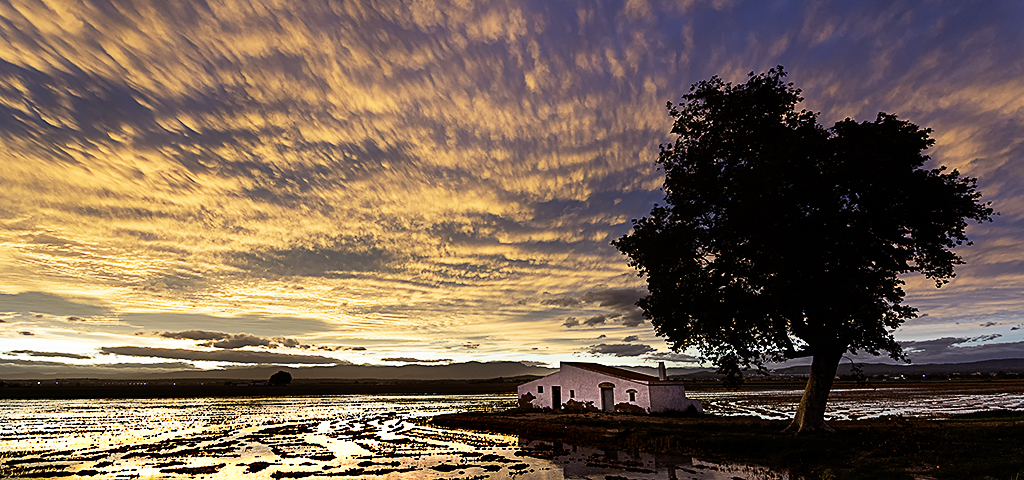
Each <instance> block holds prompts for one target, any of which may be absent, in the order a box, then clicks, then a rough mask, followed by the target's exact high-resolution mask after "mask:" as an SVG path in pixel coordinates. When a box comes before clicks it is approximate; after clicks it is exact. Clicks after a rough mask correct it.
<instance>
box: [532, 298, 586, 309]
mask: <svg viewBox="0 0 1024 480" xmlns="http://www.w3.org/2000/svg"><path fill="white" fill-rule="evenodd" d="M540 303H541V305H557V306H559V307H575V306H577V305H579V304H580V303H581V302H580V300H579V299H577V298H573V297H569V296H565V297H557V298H546V299H544V300H541V302H540Z"/></svg>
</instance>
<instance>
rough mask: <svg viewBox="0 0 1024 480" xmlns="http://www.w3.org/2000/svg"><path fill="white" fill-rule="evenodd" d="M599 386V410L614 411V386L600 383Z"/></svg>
mask: <svg viewBox="0 0 1024 480" xmlns="http://www.w3.org/2000/svg"><path fill="white" fill-rule="evenodd" d="M600 387H601V410H602V411H605V412H614V411H615V386H614V385H611V384H604V383H602V384H601V385H600Z"/></svg>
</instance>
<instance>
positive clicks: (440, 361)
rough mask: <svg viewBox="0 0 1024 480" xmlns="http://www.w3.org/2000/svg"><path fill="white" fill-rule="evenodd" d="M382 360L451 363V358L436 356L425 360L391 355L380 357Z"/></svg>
mask: <svg viewBox="0 0 1024 480" xmlns="http://www.w3.org/2000/svg"><path fill="white" fill-rule="evenodd" d="M380 360H381V361H382V362H399V363H451V362H452V359H450V358H435V359H430V360H423V359H419V358H413V357H390V358H382V359H380Z"/></svg>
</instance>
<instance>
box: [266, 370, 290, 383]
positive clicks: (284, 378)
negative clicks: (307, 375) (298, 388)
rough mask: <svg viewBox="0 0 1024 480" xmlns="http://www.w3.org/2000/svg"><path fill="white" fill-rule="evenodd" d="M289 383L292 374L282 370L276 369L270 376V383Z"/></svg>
mask: <svg viewBox="0 0 1024 480" xmlns="http://www.w3.org/2000/svg"><path fill="white" fill-rule="evenodd" d="M289 383H292V374H290V373H288V372H286V371H284V370H278V372H277V373H275V374H273V375H271V376H270V384H272V385H288V384H289Z"/></svg>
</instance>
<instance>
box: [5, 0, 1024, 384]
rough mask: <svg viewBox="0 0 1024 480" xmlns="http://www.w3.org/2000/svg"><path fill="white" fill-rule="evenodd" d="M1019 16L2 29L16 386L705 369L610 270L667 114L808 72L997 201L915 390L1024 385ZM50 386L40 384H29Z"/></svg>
mask: <svg viewBox="0 0 1024 480" xmlns="http://www.w3.org/2000/svg"><path fill="white" fill-rule="evenodd" d="M1022 24H1024V3H1021V2H1016V1H986V2H969V1H948V2H943V1H927V2H926V1H919V2H914V1H909V2H888V1H879V2H872V1H866V2H838V1H837V2H827V1H826V2H802V1H801V2H798V1H792V2H788V1H724V0H723V1H655V0H627V1H625V2H622V1H612V2H605V1H589V0H587V1H578V2H574V1H549V0H543V1H520V2H516V1H484V0H480V1H477V0H473V1H469V0H452V1H440V0H438V1H432V0H422V1H374V2H371V1H300V0H288V1H272V0H266V1H231V0H225V1H194V2H192V1H190V2H166V1H164V0H152V1H145V0H124V1H120V0H96V1H59V0H25V1H21V0H0V321H2V322H3V323H2V324H0V364H2V367H3V369H4V370H6V371H8V372H21V373H25V372H28V373H37V374H39V375H43V374H45V375H51V376H53V375H56V376H59V375H90V374H97V372H99V373H104V374H116V375H122V376H131V375H133V374H141V373H160V372H173V371H184V370H199V369H212V368H237V367H244V366H249V365H263V364H279V365H291V366H302V365H306V366H311V365H320V366H325V365H332V364H338V365H342V364H348V363H352V364H372V365H403V364H406V363H421V364H428V365H439V364H446V363H452V362H456V363H457V362H468V361H481V362H487V361H499V360H511V361H524V362H527V364H530V365H550V366H556V365H557V363H558V362H559V361H594V362H603V363H611V364H617V365H653V364H656V362H658V361H668V362H669V365H670V366H691V365H694V363H693V360H694V358H693V357H691V356H690V354H692V353H693V352H672V351H670V350H669V349H668V347H667V345H666V343H665V341H664V339H661V338H659V337H657V336H656V335H655V334H654V331H653V329H652V327H651V326H650V323H649V322H648V321H646V320H645V319H644V318H643V317H642V315H641V314H640V311H639V310H638V309H637V308H636V307H635V306H634V305H633V304H634V302H635V301H636V300H637V299H639V298H640V297H641V296H643V295H644V294H645V293H646V291H645V287H644V285H645V284H644V281H643V279H642V278H639V277H637V275H636V272H635V271H634V270H632V269H631V268H630V267H629V266H628V264H627V259H626V258H625V257H624V256H622V255H621V254H620V253H619V252H617V251H616V250H615V249H614V247H612V246H610V245H609V242H610V241H611V240H613V239H615V238H618V237H620V236H622V235H623V234H625V233H626V232H628V231H629V228H630V220H631V219H633V218H639V217H642V216H645V215H647V214H648V213H649V212H650V209H651V207H652V206H653V205H654V204H655V203H656V202H659V201H661V200H662V198H663V192H662V191H661V190H660V188H661V185H662V178H663V177H662V175H663V172H662V171H661V170H659V169H658V168H657V166H656V163H655V159H656V158H657V152H658V144H659V143H660V142H665V141H667V140H670V139H671V137H670V136H669V134H668V131H669V129H670V126H671V118H670V117H669V116H668V114H667V113H666V110H665V104H666V102H668V101H678V100H679V99H680V96H681V95H683V94H685V93H686V92H687V91H688V90H689V86H690V85H691V84H693V83H695V82H697V81H700V80H704V79H707V78H709V77H711V76H712V75H719V76H720V77H722V78H723V79H725V80H726V81H731V82H743V81H745V79H746V75H747V73H749V72H752V71H753V72H762V71H766V70H767V69H769V68H771V67H773V66H776V65H784V66H785V68H786V70H787V72H789V80H790V81H792V82H794V83H795V84H796V86H797V87H798V88H801V89H802V90H803V95H804V97H805V101H804V102H803V103H802V104H801V105H799V107H798V108H806V109H809V110H813V111H816V112H820V121H821V122H822V123H823V124H824V125H826V126H828V125H831V124H832V123H834V122H836V121H839V120H842V119H844V118H847V117H849V118H854V119H856V120H858V121H864V120H873V119H874V118H875V115H876V114H877V113H878V112H880V111H884V112H888V113H895V114H897V115H899V116H900V118H903V119H906V120H909V121H912V122H914V123H916V124H918V125H921V126H924V127H930V128H932V129H933V130H934V132H933V134H932V136H933V138H934V139H935V140H936V143H935V146H934V147H933V148H932V149H930V150H929V152H928V153H929V154H930V155H931V157H932V159H933V161H932V164H931V166H937V165H946V166H948V167H949V168H956V169H959V171H960V172H962V173H964V174H967V175H970V176H974V177H977V178H978V185H979V189H980V190H981V192H982V193H983V195H984V197H983V199H984V200H985V201H990V202H992V207H993V208H994V209H995V210H996V211H997V212H999V215H998V216H997V217H995V218H994V221H992V222H991V223H985V224H981V225H976V224H972V225H971V226H970V227H969V228H968V234H969V236H970V237H971V239H972V240H973V241H974V243H975V244H974V245H973V246H970V247H964V248H961V249H959V250H958V253H960V254H961V255H962V256H963V258H964V259H965V260H966V262H967V264H966V265H963V266H961V267H959V268H958V269H957V277H956V278H955V279H954V280H953V281H952V282H951V283H950V284H949V285H946V286H944V287H942V288H941V289H936V288H934V284H933V283H932V282H930V281H928V280H926V279H923V278H914V277H908V278H906V282H907V286H906V290H907V292H908V296H907V302H906V303H907V304H909V305H912V306H915V307H917V308H919V309H920V312H921V314H922V316H921V317H920V318H918V319H914V320H911V321H908V322H907V323H906V324H905V325H904V327H903V328H901V329H900V330H898V331H897V332H896V338H897V339H898V340H900V341H901V342H903V344H904V347H905V348H906V349H907V351H908V352H910V353H911V358H912V359H913V360H914V361H915V362H917V363H928V362H954V361H973V360H983V359H990V358H1007V357H1022V356H1024V330H1022V326H1024V264H1022V261H1024V128H1022V127H1024V53H1022V50H1021V48H1020V45H1024V29H1022V28H1021V27H1020V26H1021V25H1022ZM28 373H26V374H28Z"/></svg>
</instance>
